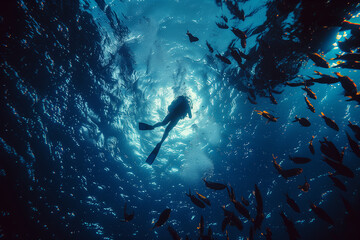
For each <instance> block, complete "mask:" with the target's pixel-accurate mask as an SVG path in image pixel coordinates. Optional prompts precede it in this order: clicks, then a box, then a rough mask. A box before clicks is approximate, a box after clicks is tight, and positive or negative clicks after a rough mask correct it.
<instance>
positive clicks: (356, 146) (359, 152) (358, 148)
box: [345, 131, 360, 158]
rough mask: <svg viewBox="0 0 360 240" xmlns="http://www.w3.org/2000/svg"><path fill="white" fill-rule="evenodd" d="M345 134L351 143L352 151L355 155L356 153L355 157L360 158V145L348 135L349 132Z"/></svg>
mask: <svg viewBox="0 0 360 240" xmlns="http://www.w3.org/2000/svg"><path fill="white" fill-rule="evenodd" d="M345 133H346V136H347V139H348V141H349V145H350V147H351V150H352V151H353V153H355V155H356V156H357V157H359V158H360V146H359V144H357V142H356V141H355V140H354V139H352V138H351V137H350V135H349V134H348V132H347V131H345Z"/></svg>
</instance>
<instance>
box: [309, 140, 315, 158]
mask: <svg viewBox="0 0 360 240" xmlns="http://www.w3.org/2000/svg"><path fill="white" fill-rule="evenodd" d="M314 138H315V136H312V138H311V140H310V142H309V150H310V152H311V153H312V154H315V148H314V145H313V140H314Z"/></svg>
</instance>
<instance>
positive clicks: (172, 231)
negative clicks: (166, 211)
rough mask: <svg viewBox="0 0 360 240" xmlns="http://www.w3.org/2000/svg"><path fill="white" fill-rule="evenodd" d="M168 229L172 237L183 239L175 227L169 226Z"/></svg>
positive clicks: (178, 239) (176, 239) (175, 239)
mask: <svg viewBox="0 0 360 240" xmlns="http://www.w3.org/2000/svg"><path fill="white" fill-rule="evenodd" d="M168 231H169V233H170V235H171V237H172V239H174V240H181V238H180V236H179V234H178V233H177V232H176V230H175V229H174V228H172V227H171V226H168Z"/></svg>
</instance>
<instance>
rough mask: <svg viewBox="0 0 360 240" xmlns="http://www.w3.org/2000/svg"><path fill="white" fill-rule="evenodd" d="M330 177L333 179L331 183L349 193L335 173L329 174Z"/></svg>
mask: <svg viewBox="0 0 360 240" xmlns="http://www.w3.org/2000/svg"><path fill="white" fill-rule="evenodd" d="M328 176H329V178H330V179H331V181H333V183H334V186H335V187H337V188H339V189H340V190H342V191H344V192H346V191H347V189H346V186H345V184H344V183H342V182H341V181H340V180H339V179H338V178H336V177H335V176H334V174H333V173H331V172H329V175H328Z"/></svg>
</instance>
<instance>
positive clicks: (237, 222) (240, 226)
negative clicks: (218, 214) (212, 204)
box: [221, 206, 244, 231]
mask: <svg viewBox="0 0 360 240" xmlns="http://www.w3.org/2000/svg"><path fill="white" fill-rule="evenodd" d="M221 208H222V209H223V211H224V216H225V217H227V218H229V220H230V223H229V224H233V225H235V226H236V227H237V229H239V230H240V231H241V230H243V228H244V226H243V224H242V222H241V220H240V219H239V218H238V217H237V216H236V215H235V213H233V212H231V211H229V210H226V209H225V206H222V207H221ZM226 221H228V220H226Z"/></svg>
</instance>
